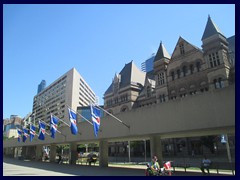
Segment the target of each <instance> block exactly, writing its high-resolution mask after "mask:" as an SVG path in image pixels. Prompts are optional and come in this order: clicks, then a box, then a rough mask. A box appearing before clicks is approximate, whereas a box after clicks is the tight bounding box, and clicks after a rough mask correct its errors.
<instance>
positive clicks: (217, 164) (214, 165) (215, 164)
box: [210, 162, 235, 175]
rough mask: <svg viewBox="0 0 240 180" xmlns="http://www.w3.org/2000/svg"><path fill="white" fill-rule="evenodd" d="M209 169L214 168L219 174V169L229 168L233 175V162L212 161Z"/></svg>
mask: <svg viewBox="0 0 240 180" xmlns="http://www.w3.org/2000/svg"><path fill="white" fill-rule="evenodd" d="M210 169H216V170H217V174H219V170H220V169H223V170H231V171H232V174H233V175H235V162H213V163H212V164H211V166H210Z"/></svg>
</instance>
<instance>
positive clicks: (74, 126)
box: [68, 108, 78, 135]
mask: <svg viewBox="0 0 240 180" xmlns="http://www.w3.org/2000/svg"><path fill="white" fill-rule="evenodd" d="M68 113H69V120H70V122H71V126H70V128H71V132H72V134H74V135H76V134H77V133H78V128H77V115H76V113H74V112H73V111H72V110H71V109H69V108H68Z"/></svg>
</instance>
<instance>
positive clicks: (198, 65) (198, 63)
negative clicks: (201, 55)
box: [196, 62, 201, 72]
mask: <svg viewBox="0 0 240 180" xmlns="http://www.w3.org/2000/svg"><path fill="white" fill-rule="evenodd" d="M196 67H197V72H199V71H200V68H201V64H200V62H197V63H196Z"/></svg>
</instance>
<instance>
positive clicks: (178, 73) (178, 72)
mask: <svg viewBox="0 0 240 180" xmlns="http://www.w3.org/2000/svg"><path fill="white" fill-rule="evenodd" d="M177 77H178V79H179V78H180V69H178V70H177Z"/></svg>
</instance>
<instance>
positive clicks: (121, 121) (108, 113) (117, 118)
mask: <svg viewBox="0 0 240 180" xmlns="http://www.w3.org/2000/svg"><path fill="white" fill-rule="evenodd" d="M94 105H95V106H97V107H98V108H100V109H102V110H103V111H104V112H105V113H107V114H108V115H110V116H112V117H113V118H115V119H116V120H118V121H119V122H120V123H122V124H123V125H124V126H126V127H127V128H129V129H130V126H129V125H127V124H125V123H124V122H123V121H122V120H120V119H118V118H117V117H116V116H114V115H112V114H111V113H109V112H107V111H106V110H105V109H103V108H101V107H100V106H98V105H97V104H94Z"/></svg>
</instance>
